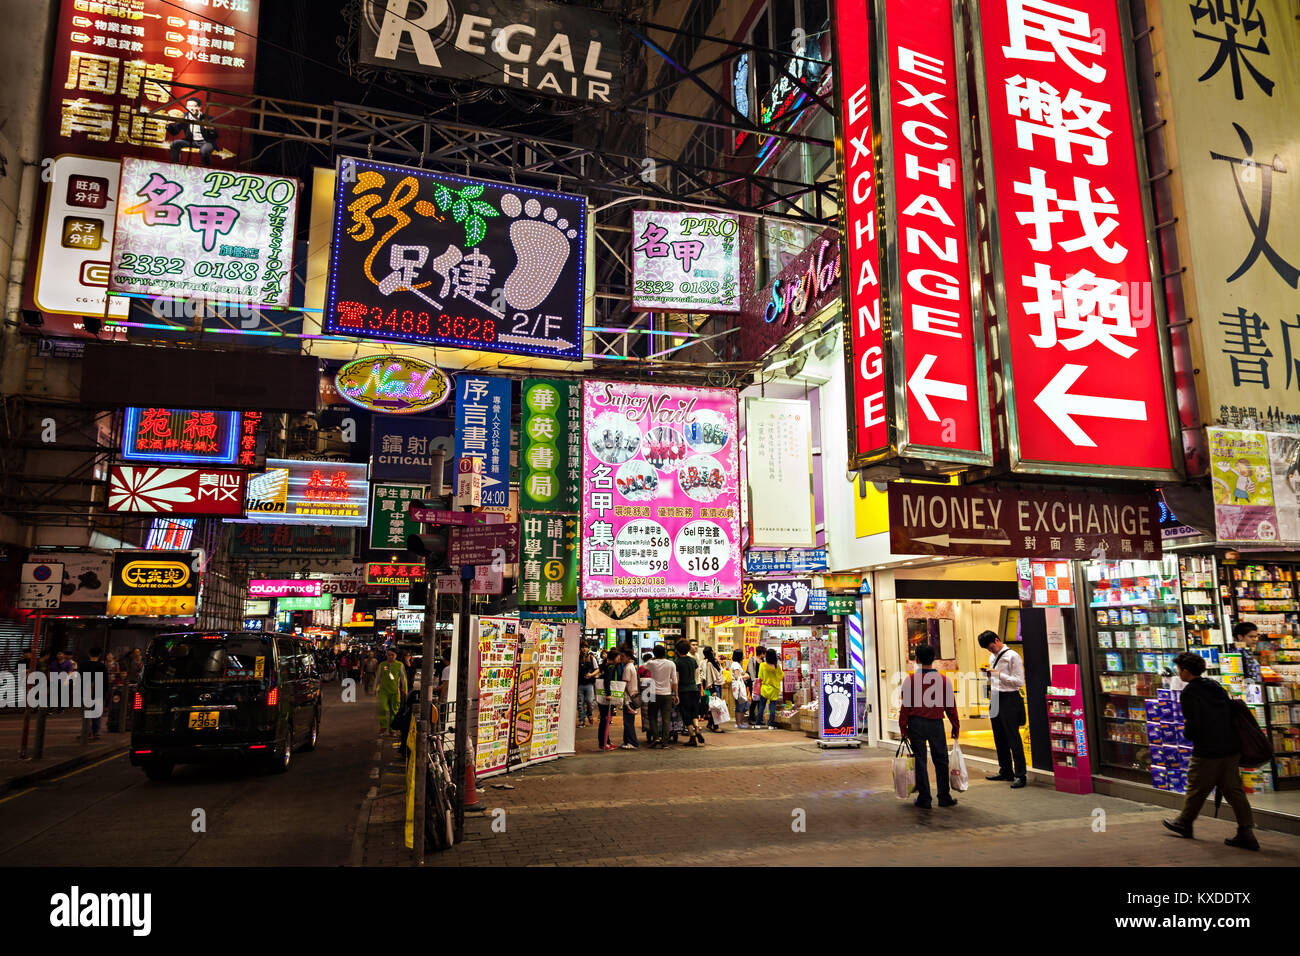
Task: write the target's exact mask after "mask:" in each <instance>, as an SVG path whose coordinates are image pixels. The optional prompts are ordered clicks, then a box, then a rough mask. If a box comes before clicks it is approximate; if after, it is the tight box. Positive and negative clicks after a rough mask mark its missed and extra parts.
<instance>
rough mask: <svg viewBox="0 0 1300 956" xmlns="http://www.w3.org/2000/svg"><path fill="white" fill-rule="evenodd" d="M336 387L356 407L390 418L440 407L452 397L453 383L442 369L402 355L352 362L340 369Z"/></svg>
mask: <svg viewBox="0 0 1300 956" xmlns="http://www.w3.org/2000/svg"><path fill="white" fill-rule="evenodd" d="M334 385H335V387H336V388H337V389H338V390H339V394H340V395H342V396H343V397H344V398H346V399H347V400H348V401H349V402H351V403H352V404H353V405H358V406H360V407H361V408H365V409H369V410H370V411H372V412H384V413H386V414H389V415H409V414H411V413H413V412H424V411H428V410H429V409H431V408H437V407H438V406H439V405H441V404H442V403H443V402H445V401H446V400H447V396H448V395H450V394H451V382H450V381H449V380H448V378H447V376H446V375H445V374H443V372H442V370H441V369H439V368H438V367H437V366H434V365H430V364H429V363H428V362H422V361H420V360H419V359H417V358H409V357H405V356H400V355H372V356H370V357H369V358H362V359H357V360H356V361H354V362H349V363H348V364H347V365H344V366H343V367H342V368H341V369H339V371H338V375H336V376H335V378H334Z"/></svg>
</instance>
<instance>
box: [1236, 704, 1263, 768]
mask: <svg viewBox="0 0 1300 956" xmlns="http://www.w3.org/2000/svg"><path fill="white" fill-rule="evenodd" d="M1229 706H1231V708H1232V725H1233V727H1234V728H1235V729H1236V731H1237V738H1238V740H1239V741H1240V742H1241V761H1240V766H1242V767H1258V766H1260V765H1261V764H1265V763H1268V762H1269V761H1270V760H1271V759H1273V745H1272V744H1271V743H1270V742H1269V739H1268V736H1267V735H1266V734H1265V733H1264V731H1262V730H1260V729H1259V723H1258V722H1257V721H1256V720H1255V715H1254V714H1253V713H1252V712H1251V709H1250V708H1249V707H1247V706H1246V702H1245V701H1244V700H1241V699H1240V698H1238V697H1234V698H1232V701H1231V704H1230V705H1229Z"/></svg>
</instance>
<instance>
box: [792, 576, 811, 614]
mask: <svg viewBox="0 0 1300 956" xmlns="http://www.w3.org/2000/svg"><path fill="white" fill-rule="evenodd" d="M811 593H812V592H810V591H809V590H808V585H806V584H804V583H803V582H802V581H796V582H795V586H794V613H795V614H802V613H803V612H804V611H806V610H807V609H808V598H809V597H810V596H811Z"/></svg>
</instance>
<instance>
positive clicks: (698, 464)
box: [581, 381, 741, 599]
mask: <svg viewBox="0 0 1300 956" xmlns="http://www.w3.org/2000/svg"><path fill="white" fill-rule="evenodd" d="M582 401H583V469H582V472H583V478H582V542H581V554H582V597H583V598H585V599H592V598H648V597H658V598H691V597H697V598H710V597H711V598H739V597H740V572H741V558H740V490H739V482H738V472H739V469H738V465H737V454H736V446H737V444H738V440H737V434H736V428H737V420H738V413H737V406H736V392H735V391H734V390H731V389H713V388H688V387H674V386H666V385H659V384H654V385H642V384H634V383H629V382H593V381H587V382H583V386H582Z"/></svg>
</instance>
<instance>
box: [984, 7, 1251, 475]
mask: <svg viewBox="0 0 1300 956" xmlns="http://www.w3.org/2000/svg"><path fill="white" fill-rule="evenodd" d="M1183 15H1184V16H1185V15H1186V14H1183ZM1124 16H1125V17H1127V5H1126V6H1125V14H1124ZM972 17H973V19H974V25H973V26H974V29H975V30H976V35H977V36H978V37H979V42H978V43H977V46H976V49H975V51H974V53H975V57H976V59H975V75H976V77H978V78H979V80H980V94H981V98H982V103H981V104H980V108H979V110H978V114H979V115H980V116H981V117H982V118H983V119H984V125H983V129H982V139H983V142H984V145H985V157H986V158H985V163H984V165H985V171H986V188H985V195H986V196H987V197H988V200H989V204H990V207H991V208H990V215H991V216H992V217H993V219H994V222H993V223H992V225H993V228H994V230H995V233H994V234H995V235H997V236H998V237H999V244H998V247H997V248H996V249H995V250H994V254H993V256H992V265H993V289H992V291H993V293H994V309H993V310H994V312H995V313H996V314H997V315H998V317H999V320H998V334H999V338H1000V344H999V349H998V353H999V355H1000V356H1001V359H1002V363H1003V378H1004V380H1005V383H1006V384H1005V390H1006V408H1007V444H1008V448H1009V451H1010V460H1011V466H1012V469H1013V470H1015V471H1021V472H1031V473H1041V474H1055V475H1068V474H1078V475H1089V476H1103V477H1128V478H1146V479H1172V478H1176V477H1178V471H1179V468H1180V467H1181V462H1180V461H1176V460H1175V457H1174V452H1173V444H1174V441H1175V440H1176V438H1177V434H1178V425H1177V421H1176V417H1175V414H1174V409H1173V407H1172V405H1173V403H1172V402H1170V401H1169V400H1168V375H1169V369H1168V360H1169V349H1168V343H1167V342H1166V341H1165V329H1166V327H1167V323H1166V321H1165V316H1164V302H1163V295H1162V286H1163V283H1161V282H1159V281H1156V282H1154V283H1153V281H1152V259H1151V251H1150V247H1149V245H1148V241H1147V240H1148V236H1149V234H1150V229H1151V228H1152V226H1151V224H1150V220H1149V218H1148V216H1149V210H1148V209H1147V205H1146V204H1147V199H1148V198H1149V197H1147V196H1146V194H1145V192H1144V188H1145V183H1146V178H1147V174H1146V168H1145V161H1144V159H1143V158H1142V156H1141V155H1140V154H1139V151H1138V150H1139V146H1138V145H1137V144H1140V143H1141V142H1142V134H1141V129H1140V128H1139V125H1138V123H1137V110H1136V107H1135V103H1134V100H1133V94H1134V93H1135V89H1134V84H1133V83H1132V82H1131V81H1130V77H1129V75H1128V66H1129V64H1128V62H1127V57H1126V51H1127V44H1126V43H1125V42H1124V33H1123V29H1122V26H1121V18H1120V12H1119V5H1118V4H1116V3H1114V2H1101V0H1099V2H1092V3H1088V4H1086V5H1084V4H1078V5H1075V6H1073V7H1071V6H1066V5H1060V4H1052V3H1046V2H1028V0H1019V2H1009V0H1002V2H987V0H986V2H980V3H978V4H976V5H975V7H974V9H973V12H972ZM972 112H974V111H972ZM1209 148H1210V147H1209V145H1208V144H1207V146H1206V149H1207V150H1208V149H1209ZM1225 175H1226V173H1225ZM1156 278H1157V279H1158V278H1159V277H1158V276H1156ZM1216 318H1217V317H1210V321H1213V320H1214V319H1216Z"/></svg>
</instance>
